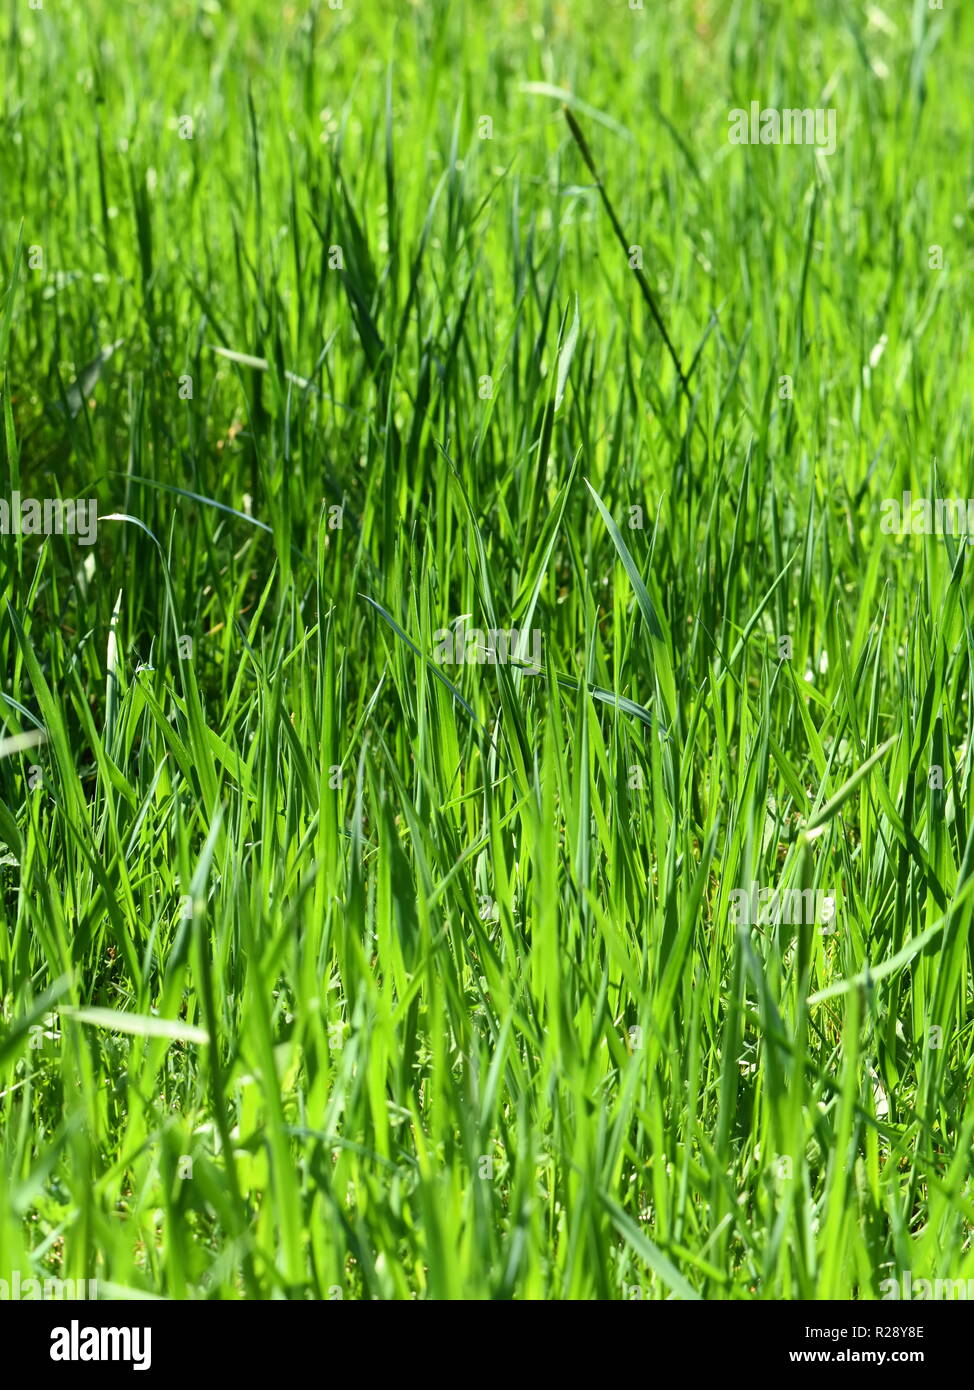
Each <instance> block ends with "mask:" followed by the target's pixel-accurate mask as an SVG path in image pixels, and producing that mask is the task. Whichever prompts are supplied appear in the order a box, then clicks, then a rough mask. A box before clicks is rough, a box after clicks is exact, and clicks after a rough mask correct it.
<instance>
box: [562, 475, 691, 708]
mask: <svg viewBox="0 0 974 1390" xmlns="http://www.w3.org/2000/svg"><path fill="white" fill-rule="evenodd" d="M585 486H586V487H587V488H588V490H589V492H590V493H591V494H592V496H593V498H594V499H595V505H596V506H597V507H598V509H599V512H600V513H601V516H602V520H603V521H604V522H605V524H606V528H607V530H608V532H609V535H610V537H611V539H612V543H613V545H614V546H615V548H616V551H617V552H618V555H619V558H620V560H621V561H622V564H623V567H624V568H625V571H626V574H627V575H628V576H629V583H630V584H631V585H632V588H633V592H634V594H635V595H636V603H637V604H638V606H639V611H640V613H641V614H642V615H643V618H644V620H645V622H646V626H647V628H648V629H649V637H650V644H651V647H652V652H653V669H654V671H655V673H656V680H657V682H658V684H659V688H660V693H661V694H662V697H663V702H664V704H665V705H666V716H667V727H668V728H669V727H672V726H673V724H674V723H675V722H676V681H675V679H674V675H673V659H672V656H671V654H670V650H669V646H668V643H667V635H666V633H665V632H664V630H663V625H662V623H661V622H660V619H659V615H658V614H657V612H656V609H655V607H654V606H653V601H652V599H651V598H650V596H649V591H648V590H647V588H646V585H645V583H644V582H643V577H642V575H641V574H640V573H639V570H638V569H637V567H636V562H635V560H634V559H633V558H632V553H631V551H630V550H629V547H628V546H627V545H626V543H625V541H624V540H623V538H622V532H621V531H620V530H619V527H618V526H617V525H616V523H615V520H614V518H613V517H612V514H611V513H610V512H609V509H608V508H607V507H606V505H605V503H604V502H603V501H602V498H601V497H600V496H599V494H598V493H597V492H596V491H595V488H594V487H593V486H592V484H591V483H590V482H589V480H588V479H587V478H586V479H585Z"/></svg>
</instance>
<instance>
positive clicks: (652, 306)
mask: <svg viewBox="0 0 974 1390" xmlns="http://www.w3.org/2000/svg"><path fill="white" fill-rule="evenodd" d="M562 110H563V111H564V113H565V120H566V121H567V122H568V129H569V130H570V131H571V133H572V138H573V139H574V141H575V144H576V145H577V146H578V148H579V150H580V151H581V155H582V158H583V159H584V161H585V163H586V165H587V166H588V170H589V173H590V174H591V175H592V178H593V179H594V180H595V184H596V187H597V188H598V190H599V197H600V198H601V199H602V205H603V207H604V208H605V210H606V212H607V213H608V214H609V221H610V222H611V223H612V228H613V231H614V232H615V234H616V237H617V239H618V242H619V245H620V246H621V247H622V249H623V250H624V251H625V253H626V257H627V258H628V256H629V247H630V244H631V243H630V242H629V241H628V239H627V237H626V234H625V232H624V231H623V230H622V224H621V223H620V221H619V219H618V217H616V214H615V209H614V208H613V206H612V204H611V202H610V201H609V195H608V194H607V193H606V191H605V185H604V184H603V182H602V177H601V175H600V174H599V171H598V169H597V168H596V167H595V160H594V159H593V158H592V152H591V150H590V149H589V147H588V142H587V141H586V139H585V136H584V135H583V134H582V129H581V126H580V125H579V124H578V122H577V121H576V119H575V117H574V116H573V115H572V113H571V111H570V109H569V108H568V107H567V106H563V107H562ZM633 269H634V271H635V275H636V283H637V284H638V285H639V291H640V293H641V294H642V297H643V299H644V300H645V301H646V304H647V306H648V308H649V312H650V313H651V314H652V316H653V319H654V321H655V323H656V327H657V328H658V329H659V331H660V334H661V336H662V339H663V342H664V343H665V344H666V350H667V352H668V353H669V355H670V360H671V361H672V363H673V366H674V367H675V368H676V374H677V376H678V377H679V379H680V386H681V388H682V390H683V393H684V395H685V396H686V398H687V400H688V401H689V402H690V403H691V405H692V403H693V396H692V395H691V393H690V382H689V379H688V377H687V374H686V372H685V371H684V370H683V366H682V364H681V362H680V358H679V355H678V353H677V350H676V348H675V347H674V346H673V341H672V339H671V338H670V335H669V333H668V332H667V331H666V324H665V323H664V322H663V315H662V314H661V313H660V311H659V308H658V307H657V304H656V297H655V295H654V294H653V291H652V290H651V289H650V287H649V281H648V280H647V279H646V276H645V275H644V274H643V272H642V271H641V270H640V269H639V267H638V266H635V267H633Z"/></svg>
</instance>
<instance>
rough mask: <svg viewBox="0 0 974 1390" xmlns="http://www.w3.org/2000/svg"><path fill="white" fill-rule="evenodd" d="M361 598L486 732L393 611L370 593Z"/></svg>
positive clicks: (451, 684)
mask: <svg viewBox="0 0 974 1390" xmlns="http://www.w3.org/2000/svg"><path fill="white" fill-rule="evenodd" d="M359 598H364V599H365V602H366V603H371V605H372V607H373V608H374V609H375V611H376V612H377V613H378V614H379V616H380V617H381V618H382V619H383V620H384V621H385V622H387V623H388V624H389V626H390V627H391V628H392V630H393V632H394V633H395V634H396V636H397V637H398V638H399V640H400V641H401V642H405V644H406V646H407V647H410V648H411V649H412V650H413V651H414V652H415V653H416V655H417V656H418V657H419V659H420V660H421V661H424V662H425V663H426V665H427V667H428V668H429V670H430V671H432V673H433V675H434V676H435V677H436V679H437V680H438V681H442V682H443V684H444V685H445V686H446V688H447V690H449V692H450V694H451V695H452V696H453V698H454V700H456V701H457V703H458V704H461V705H462V706H463V708H464V709H465V710H466V712H467V713H468V714H469V715H470V718H471V719H472V720H473V722H474V723H475V724H476V726H477V728H478V729H480V730H482V732H484V733H486V732H487V730H486V729H484V727H483V725H482V724H481V722H480V720H479V719H478V718H477V716H476V714H475V713H474V711H473V710H472V709H471V707H470V706H469V705H468V704H467V702H466V700H465V699H464V698H463V696H462V695H461V694H460V692H459V690H458V689H457V688H456V686H455V685H454V684H453V683H452V682H451V681H449V680H447V678H446V676H444V674H443V672H442V671H441V670H439V668H438V667H436V666H434V665H433V664H432V663H431V662H430V661H429V660H428V659H427V658H426V657H425V656H424V655H423V653H422V652H421V651H420V649H419V648H418V647H417V645H416V643H415V642H414V641H413V640H412V638H411V637H407V636H406V634H405V633H404V632H403V630H402V628H401V627H400V626H399V624H398V623H397V622H396V620H395V618H394V617H393V616H392V614H391V613H387V612H386V610H385V609H384V608H383V607H382V604H381V603H376V601H375V599H374V598H369V596H368V594H359Z"/></svg>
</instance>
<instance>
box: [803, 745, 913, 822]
mask: <svg viewBox="0 0 974 1390" xmlns="http://www.w3.org/2000/svg"><path fill="white" fill-rule="evenodd" d="M899 737H900V736H899V734H893V736H892V738H888V739H887V740H886V742H885V743H881V744H880V745H879V747H878V748H877V749H876V751H875V753H872V754H870V756H869V757H868V758H867V759H866V761H865V762H864V763H863V764H862V766H861V767H857V768H856V770H855V772H854V773H853V774H852V776H851V777H850V778H849V780H848V781H847V782H844V783H843V784H842V786H841V787H840V788H839V790H838V791H837V792H836V794H835V796H833V797H832V799H831V800H830V801H827V802H826V803H825V805H824V806H823V807H822V809H821V810H820V811H818V812H816V814H815V815H814V816H812V817H811V819H810V820H808V821H807V822H806V824H805V826H804V829H803V832H802V833H803V835H804V837H805V839H806V840H814V839H816V838H817V837H818V836H819V835H821V834H822V832H823V831H824V829H825V827H826V825H827V824H828V822H829V821H830V820H831V819H832V817H833V816H834V815H835V814H836V813H837V812H838V811H840V810H841V809H842V807H843V806H844V805H845V803H846V802H847V801H848V800H849V797H850V796H851V795H852V793H853V792H854V791H855V789H856V787H858V785H859V783H860V782H861V781H862V780H863V778H864V777H868V775H869V773H870V772H871V771H872V769H873V768H874V767H875V766H876V764H877V763H878V762H879V760H880V758H882V757H884V756H885V754H887V753H888V752H889V750H890V749H891V748H892V747H893V744H894V743H896V741H897V739H898V738H899Z"/></svg>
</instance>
